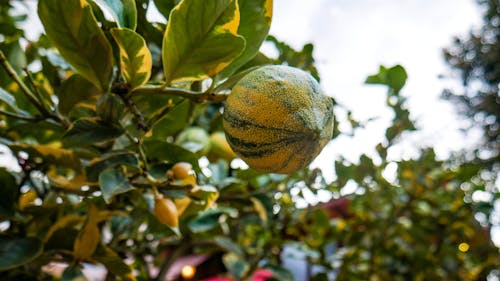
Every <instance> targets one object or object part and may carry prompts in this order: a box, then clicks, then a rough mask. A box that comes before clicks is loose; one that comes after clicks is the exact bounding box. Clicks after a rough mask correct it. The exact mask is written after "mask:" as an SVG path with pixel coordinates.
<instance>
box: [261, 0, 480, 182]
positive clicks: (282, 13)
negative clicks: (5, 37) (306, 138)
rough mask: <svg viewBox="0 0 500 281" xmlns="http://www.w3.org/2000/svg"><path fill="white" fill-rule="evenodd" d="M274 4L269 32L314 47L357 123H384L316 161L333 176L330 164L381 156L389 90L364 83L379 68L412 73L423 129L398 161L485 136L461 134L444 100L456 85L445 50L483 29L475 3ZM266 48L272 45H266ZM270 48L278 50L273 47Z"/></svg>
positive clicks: (395, 152)
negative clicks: (474, 30)
mask: <svg viewBox="0 0 500 281" xmlns="http://www.w3.org/2000/svg"><path fill="white" fill-rule="evenodd" d="M304 3H305V1H301V0H276V1H275V6H274V17H273V23H272V25H271V31H270V33H271V34H273V35H275V36H277V37H278V38H279V39H281V40H283V41H286V42H287V43H289V44H291V45H292V46H294V47H295V48H297V49H300V48H302V46H303V45H304V44H305V43H308V42H312V43H313V44H314V46H315V50H314V57H315V58H316V61H317V67H318V69H319V72H320V77H321V85H322V88H323V90H324V91H325V93H326V94H328V95H330V96H333V97H334V98H335V99H336V100H337V101H338V102H339V103H341V104H342V105H343V106H346V107H347V108H349V109H350V110H352V111H353V114H354V117H355V118H357V119H359V120H368V119H369V118H378V119H377V120H376V121H374V122H371V123H369V125H368V126H367V128H366V129H363V130H359V131H357V134H356V136H355V137H354V138H348V137H341V138H338V139H336V140H334V141H333V142H331V143H330V144H329V145H328V147H327V148H326V149H325V150H324V151H323V153H322V154H321V155H320V156H319V157H318V158H317V160H316V161H315V162H314V163H313V166H320V167H322V168H323V170H324V171H325V173H326V174H327V175H329V174H330V173H331V171H332V169H333V168H332V167H329V165H330V166H331V163H333V161H332V159H338V157H340V156H342V157H345V158H347V159H349V160H351V161H355V160H356V159H358V157H359V155H360V154H362V153H368V154H369V155H370V156H374V155H375V151H374V147H375V146H376V144H377V143H379V142H380V141H382V140H383V139H384V133H385V128H386V127H387V126H388V125H389V123H390V120H391V119H392V115H391V113H390V111H389V109H387V107H386V105H385V88H384V87H382V86H373V85H363V82H364V80H365V79H366V77H367V76H368V75H370V74H374V73H376V72H377V71H378V67H379V65H381V64H382V65H385V66H393V65H395V64H401V65H402V66H404V67H405V68H406V70H407V72H408V76H409V78H408V81H407V85H406V87H405V88H404V89H403V91H402V95H404V96H405V97H407V98H408V103H407V105H408V107H409V109H410V112H411V117H412V119H413V120H415V121H416V124H417V127H418V128H419V129H421V130H420V132H418V133H415V134H411V135H408V136H405V142H404V144H402V145H400V146H398V147H396V148H394V149H392V150H391V151H390V154H389V156H390V157H392V158H394V159H400V158H407V157H412V156H415V155H417V152H418V149H417V148H418V147H434V148H435V150H436V153H437V155H438V157H440V158H447V157H448V156H449V154H450V152H452V151H457V150H459V149H461V148H464V147H467V146H471V145H474V144H476V143H477V142H478V140H479V139H478V138H479V134H470V135H468V136H465V135H463V134H462V133H461V132H460V130H459V128H460V127H461V126H462V125H463V124H462V123H461V121H460V120H459V117H458V116H457V114H456V113H455V111H454V108H453V106H452V105H451V104H450V103H449V102H446V101H443V100H440V98H439V96H440V94H441V92H442V90H443V89H444V88H446V87H456V86H457V81H456V80H453V81H452V80H451V79H439V78H438V76H439V75H441V74H449V70H448V68H447V67H446V65H445V64H444V60H443V57H442V51H441V50H442V48H443V47H446V46H449V44H450V43H451V41H452V38H453V36H456V35H465V34H466V33H467V32H468V31H469V30H470V28H471V27H473V26H479V24H480V22H481V21H480V11H479V9H478V7H477V6H476V4H475V2H474V1H473V0H437V1H436V0H357V1H349V0H310V1H307V4H304ZM266 47H268V46H266ZM264 51H268V52H269V53H272V50H271V49H270V48H264Z"/></svg>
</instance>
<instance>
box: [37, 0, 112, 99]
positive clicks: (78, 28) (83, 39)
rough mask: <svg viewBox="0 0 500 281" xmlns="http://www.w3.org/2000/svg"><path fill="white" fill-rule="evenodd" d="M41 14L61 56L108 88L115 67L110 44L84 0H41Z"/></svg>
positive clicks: (88, 76) (41, 18)
mask: <svg viewBox="0 0 500 281" xmlns="http://www.w3.org/2000/svg"><path fill="white" fill-rule="evenodd" d="M38 16H39V17H40V20H41V21H42V23H43V26H44V28H45V32H46V33H47V36H48V37H49V39H50V40H51V41H52V43H53V44H54V45H55V46H56V47H57V49H58V50H59V52H60V53H61V56H62V57H63V58H64V59H65V60H66V61H67V62H69V63H70V64H71V65H72V66H73V67H74V68H75V69H76V70H77V71H78V72H79V73H80V74H81V75H82V76H83V77H85V78H86V79H87V80H89V81H90V82H92V83H93V84H94V85H96V86H97V87H98V88H100V89H102V90H104V91H106V90H107V89H108V87H109V82H110V78H111V74H112V68H113V55H112V52H111V44H110V43H109V41H108V40H107V39H106V36H105V35H104V32H103V31H102V30H101V29H100V27H99V25H98V24H97V21H96V19H95V17H94V15H93V14H92V8H91V7H90V5H89V4H88V3H87V2H86V1H85V0H65V1H60V0H40V1H39V2H38Z"/></svg>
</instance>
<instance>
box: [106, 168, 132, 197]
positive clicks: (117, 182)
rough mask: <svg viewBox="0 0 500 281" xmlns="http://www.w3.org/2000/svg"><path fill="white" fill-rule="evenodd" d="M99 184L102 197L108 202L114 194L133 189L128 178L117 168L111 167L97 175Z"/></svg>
mask: <svg viewBox="0 0 500 281" xmlns="http://www.w3.org/2000/svg"><path fill="white" fill-rule="evenodd" d="M99 185H100V186H101V191H102V197H103V198H104V201H106V203H108V204H109V203H110V202H111V200H112V199H113V197H115V196H116V195H118V194H122V193H125V192H128V191H130V190H132V189H134V187H133V186H132V185H131V184H130V182H129V181H128V179H127V178H126V177H125V176H124V175H123V174H122V173H121V172H120V171H119V170H117V169H113V168H108V169H106V170H104V171H103V172H102V173H101V174H100V175H99Z"/></svg>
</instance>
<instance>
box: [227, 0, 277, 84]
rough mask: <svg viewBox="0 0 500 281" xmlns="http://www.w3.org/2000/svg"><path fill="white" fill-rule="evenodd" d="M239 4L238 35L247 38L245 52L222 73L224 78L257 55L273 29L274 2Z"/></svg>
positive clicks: (243, 1) (260, 0)
mask: <svg viewBox="0 0 500 281" xmlns="http://www.w3.org/2000/svg"><path fill="white" fill-rule="evenodd" d="M238 4H239V8H240V25H239V27H238V34H239V35H241V36H243V37H244V38H245V41H246V45H245V50H244V51H243V52H242V53H241V54H240V55H239V56H238V58H236V59H235V60H234V61H233V62H232V63H231V64H230V65H229V66H228V67H226V68H225V69H224V70H223V71H222V72H221V74H220V76H222V77H227V76H230V75H231V74H233V73H234V72H235V71H236V70H238V69H239V68H240V67H242V66H243V65H244V64H245V63H247V62H248V61H250V60H251V59H252V58H253V57H255V55H257V53H258V52H259V49H260V46H261V45H262V42H264V40H265V39H266V37H267V33H268V32H269V29H270V27H271V19H272V16H273V0H257V1H254V0H252V1H250V0H238Z"/></svg>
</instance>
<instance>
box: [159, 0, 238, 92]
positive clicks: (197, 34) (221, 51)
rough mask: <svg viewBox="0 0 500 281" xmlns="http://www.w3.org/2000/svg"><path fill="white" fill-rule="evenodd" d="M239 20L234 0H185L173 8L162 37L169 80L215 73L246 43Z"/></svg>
mask: <svg viewBox="0 0 500 281" xmlns="http://www.w3.org/2000/svg"><path fill="white" fill-rule="evenodd" d="M239 22H240V13H239V9H238V3H237V1H235V0H214V1H205V0H185V1H182V2H181V3H179V5H177V6H176V7H175V8H174V9H173V10H172V12H171V14H170V19H169V21H168V24H167V30H166V32H165V37H164V39H163V50H162V54H163V69H164V72H165V78H166V80H167V82H169V83H170V82H172V81H194V80H201V79H204V78H207V77H212V76H214V75H215V74H217V73H218V72H220V71H221V70H222V69H224V68H225V67H226V66H228V65H229V64H230V63H231V62H232V61H233V60H234V59H235V58H236V57H237V56H239V55H240V53H241V52H242V51H243V49H244V47H245V39H244V38H243V37H242V36H240V35H238V34H237V31H238V25H239Z"/></svg>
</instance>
